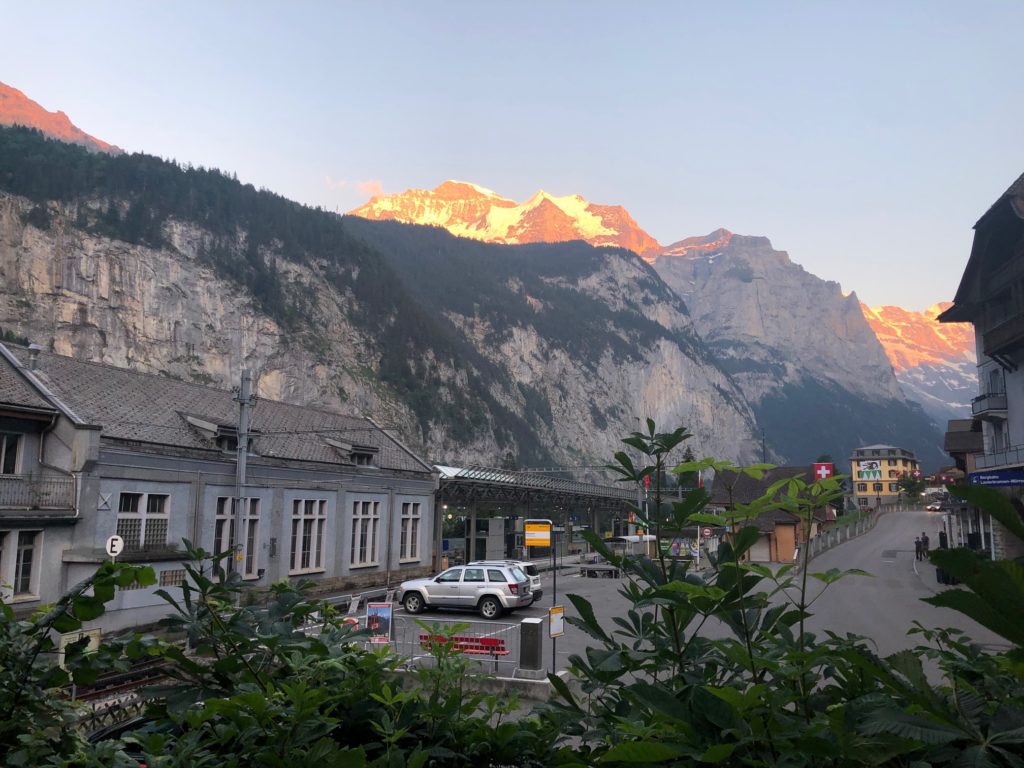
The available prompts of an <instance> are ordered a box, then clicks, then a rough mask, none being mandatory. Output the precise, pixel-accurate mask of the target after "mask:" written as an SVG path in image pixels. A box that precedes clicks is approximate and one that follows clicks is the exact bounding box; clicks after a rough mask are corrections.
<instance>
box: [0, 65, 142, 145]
mask: <svg viewBox="0 0 1024 768" xmlns="http://www.w3.org/2000/svg"><path fill="white" fill-rule="evenodd" d="M0 125H21V126H24V127H26V128H35V129H36V130H38V131H41V132H42V133H44V134H45V135H47V136H49V137H50V138H54V139H58V140H60V141H67V142H69V143H71V144H78V145H80V146H83V147H86V148H87V149H90V150H92V151H94V152H106V153H108V154H112V155H119V154H122V153H123V152H124V150H122V149H121V148H120V147H116V146H114V145H113V144H109V143H107V142H105V141H103V140H102V139H97V138H96V137H95V136H91V135H89V134H88V133H86V132H85V131H83V130H82V129H81V128H79V127H78V126H77V125H75V124H74V123H72V122H71V118H69V117H68V116H67V115H66V114H64V113H63V112H61V111H57V112H50V111H48V110H47V109H46V108H45V107H43V106H42V105H41V104H39V103H38V102H36V101H33V100H32V99H30V98H29V97H28V96H26V95H25V94H24V93H23V92H21V91H19V90H18V89H17V88H14V87H12V86H9V85H6V84H5V83H2V82H0Z"/></svg>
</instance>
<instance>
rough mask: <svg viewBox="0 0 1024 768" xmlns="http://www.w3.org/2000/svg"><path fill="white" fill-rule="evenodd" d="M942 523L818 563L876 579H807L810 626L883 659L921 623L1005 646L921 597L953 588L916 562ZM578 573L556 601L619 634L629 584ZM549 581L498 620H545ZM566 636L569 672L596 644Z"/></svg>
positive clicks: (928, 517)
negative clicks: (583, 610)
mask: <svg viewBox="0 0 1024 768" xmlns="http://www.w3.org/2000/svg"><path fill="white" fill-rule="evenodd" d="M939 522H940V518H939V516H938V515H937V514H935V513H929V512H925V511H923V510H915V511H909V512H891V513H888V514H886V515H883V516H882V517H881V518H880V519H879V521H878V523H877V524H876V526H875V527H874V529H873V530H871V531H869V532H868V533H866V534H864V535H863V536H861V537H859V538H855V539H852V540H850V541H848V542H845V543H843V544H841V545H839V546H838V547H835V548H833V549H831V550H829V551H827V552H824V553H822V554H821V555H819V556H818V557H816V558H815V559H814V560H812V561H811V566H810V571H811V572H812V573H813V572H822V571H827V570H829V569H831V568H838V569H840V570H845V569H847V568H859V569H862V570H865V571H867V572H868V573H870V574H871V575H870V576H852V575H851V576H848V577H846V578H844V579H841V580H840V581H838V582H836V583H834V584H832V585H830V586H828V587H827V588H826V587H823V585H822V584H821V583H820V582H819V581H817V580H816V579H808V582H809V586H808V595H809V597H810V598H811V599H814V603H813V605H812V607H811V611H812V613H813V614H814V615H813V616H812V618H811V619H810V620H809V621H808V628H809V629H810V630H811V631H815V632H822V631H823V630H825V629H830V630H832V631H835V632H838V633H841V634H843V633H847V632H851V633H854V634H858V635H862V636H864V637H867V638H870V639H871V640H872V641H873V643H874V644H875V647H876V650H877V652H878V653H879V654H881V655H888V654H890V653H894V652H895V651H898V650H901V649H904V648H912V647H914V646H915V645H919V644H921V643H923V639H922V638H921V637H920V636H914V635H908V634H907V632H908V630H910V629H911V627H912V624H913V622H914V621H915V620H916V621H919V622H921V624H923V625H924V626H925V627H929V628H937V627H957V628H959V629H962V630H964V631H965V632H966V633H967V634H968V636H970V637H971V638H972V639H973V640H974V641H975V642H977V643H980V644H982V645H984V646H990V647H1000V648H1001V647H1005V643H1004V641H1002V640H1001V639H1000V638H998V637H997V636H995V635H994V634H992V633H991V632H989V631H988V630H986V629H984V628H983V627H981V626H979V625H978V624H976V623H975V622H973V621H972V620H970V619H968V618H967V617H965V616H963V615H962V614H959V613H957V612H955V611H951V610H948V609H944V608H936V607H934V606H931V605H928V604H927V603H924V602H922V601H921V598H922V597H927V596H929V595H932V594H935V593H936V592H938V591H939V590H941V589H948V587H943V586H942V585H940V584H938V582H937V580H936V578H935V567H934V566H933V565H930V564H929V563H927V562H917V561H916V560H915V558H914V538H915V536H918V535H920V533H921V532H922V531H926V532H927V533H928V536H929V538H930V539H931V546H932V547H933V548H934V547H936V546H937V544H938V539H939V537H938V526H939ZM577 574H578V570H577V568H576V567H572V568H570V569H567V570H565V571H563V572H562V573H560V574H559V576H558V596H557V603H558V604H560V605H564V606H565V612H566V616H572V615H575V609H574V608H573V606H572V603H571V602H570V601H569V600H568V599H567V598H566V594H567V593H570V592H571V593H573V594H577V595H580V596H582V597H585V598H586V599H587V600H589V601H590V603H591V605H592V606H593V608H594V612H595V615H596V616H597V618H598V619H599V620H600V621H601V622H602V623H603V625H604V626H605V628H606V631H609V632H611V631H613V630H614V629H615V624H614V623H613V621H612V620H613V618H614V617H615V616H622V615H625V613H626V611H627V610H628V609H629V603H628V601H627V600H626V599H625V598H624V597H622V596H621V595H620V594H618V591H619V589H620V588H621V587H622V585H623V583H624V582H623V580H621V579H606V578H601V579H588V578H581V577H580V576H579V575H577ZM542 580H543V588H544V596H543V597H542V598H541V600H540V601H538V602H537V603H535V604H534V605H532V606H531V607H529V608H523V609H519V610H517V611H516V612H515V613H513V614H511V615H506V616H504V617H502V618H501V619H499V620H498V621H499V622H502V623H507V622H518V621H520V620H521V619H523V618H526V617H546V616H547V614H548V609H549V608H550V607H551V605H552V586H553V584H552V577H551V574H550V573H543V574H542ZM397 614H398V615H399V616H401V615H403V614H404V611H402V610H401V608H399V609H398V611H397ZM420 618H424V619H425V620H426V621H428V622H430V621H437V620H442V621H472V622H483V621H484V620H483V619H481V618H480V617H479V616H477V615H476V614H472V613H469V612H463V613H460V612H447V611H436V612H431V613H429V614H427V615H426V616H424V617H420ZM703 632H704V633H705V634H707V635H708V636H724V635H725V633H726V632H727V630H726V629H725V628H724V627H722V626H721V625H720V624H716V623H710V622H709V623H708V624H706V625H705V627H704V630H703ZM565 633H566V634H565V635H564V636H563V637H561V638H559V639H558V641H557V644H556V647H555V650H556V653H555V664H556V668H557V669H559V670H561V669H566V668H567V667H568V658H569V656H570V655H571V654H581V655H582V654H584V653H585V650H586V647H587V646H588V645H593V644H594V643H595V641H593V640H592V639H591V638H590V637H589V636H588V635H586V634H584V633H583V632H581V631H579V630H577V629H576V628H575V627H572V626H570V625H568V624H566V626H565ZM551 654H552V648H551V641H550V640H546V641H545V651H544V655H545V660H547V663H548V665H550V664H551V661H550V660H551V658H552V656H551ZM511 661H512V660H511V659H509V662H511Z"/></svg>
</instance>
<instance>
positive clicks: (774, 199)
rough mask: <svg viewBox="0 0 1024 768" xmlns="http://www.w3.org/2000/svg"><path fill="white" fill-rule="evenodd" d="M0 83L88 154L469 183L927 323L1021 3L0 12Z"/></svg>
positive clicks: (942, 297)
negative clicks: (775, 258)
mask: <svg viewBox="0 0 1024 768" xmlns="http://www.w3.org/2000/svg"><path fill="white" fill-rule="evenodd" d="M0 13H2V16H0V18H2V19H3V26H4V31H5V34H4V35H3V44H2V45H0V81H2V82H4V83H7V84H8V85H11V86H13V87H15V88H18V89H20V90H22V91H24V92H25V93H26V95H28V96H29V97H30V98H32V99H34V100H35V101H37V102H39V103H40V104H42V105H43V106H44V107H45V108H46V109H49V110H63V111H64V112H66V113H67V114H68V115H69V117H70V118H71V120H72V122H74V123H75V124H76V125H78V126H79V127H80V128H82V129H83V130H85V131H87V132H88V133H91V134H92V135H94V136H96V137H98V138H100V139H103V140H104V141H109V142H111V143H114V144H117V145H118V146H120V147H122V148H124V149H126V150H128V151H138V152H147V153H150V154H154V155H158V156H161V157H166V158H172V159H175V160H177V161H179V162H189V163H192V164H193V165H203V166H213V167H217V168H220V169H222V170H224V171H227V172H233V173H236V174H237V175H238V177H239V179H241V180H242V181H245V182H251V183H253V184H255V185H256V186H258V187H265V188H267V189H271V190H273V191H275V192H278V193H280V194H282V195H285V196H286V197H289V198H292V199H294V200H298V201H300V202H302V203H307V204H310V205H319V206H322V207H324V208H327V209H329V210H338V211H339V212H345V211H347V210H350V209H352V208H355V207H357V206H358V205H360V204H362V203H364V202H366V200H367V199H368V198H369V196H370V195H371V194H374V193H378V192H381V191H382V192H386V193H392V192H400V191H402V190H405V189H408V188H410V187H420V188H432V187H434V186H436V185H437V184H439V183H440V182H441V181H443V180H445V179H460V180H464V181H472V182H475V183H477V184H480V185H482V186H484V187H488V188H490V189H493V190H495V191H497V192H498V193H499V194H501V195H503V196H505V197H509V198H513V199H515V200H520V201H522V200H525V199H526V198H528V197H529V196H530V195H532V194H533V193H534V192H535V191H536V190H537V189H544V190H546V191H548V192H550V193H552V194H554V195H568V194H580V195H582V196H583V197H585V198H587V199H588V200H591V201H593V202H596V203H602V204H619V205H623V206H624V207H625V208H626V209H627V210H628V211H629V212H630V213H631V214H632V215H633V217H634V219H636V221H637V222H638V223H639V225H640V226H641V227H643V228H644V229H645V230H647V231H648V232H649V233H650V234H651V235H653V236H654V237H655V238H657V239H658V240H659V241H660V242H662V243H665V244H668V243H671V242H674V241H676V240H680V239H682V238H684V237H690V236H693V235H702V234H706V233H708V232H711V231H712V230H714V229H716V228H718V227H725V228H727V229H730V230H732V231H733V232H736V233H739V234H748V235H763V236H767V237H768V238H770V239H771V241H772V244H773V245H774V246H775V247H776V248H778V249H780V250H785V251H788V252H789V255H790V257H791V258H792V259H793V261H795V262H796V263H798V264H800V265H802V266H803V267H804V268H805V269H806V270H808V271H809V272H812V273H813V274H815V275H818V276H819V277H822V278H824V279H827V280H834V281H836V282H838V283H840V284H841V286H842V288H843V290H845V291H856V292H857V295H858V297H859V298H860V299H861V300H862V301H864V302H866V303H868V304H870V305H880V304H894V305H899V306H903V307H906V308H908V309H913V310H923V309H925V308H926V307H927V306H929V305H930V304H933V303H935V302H938V301H948V300H951V299H952V298H953V296H954V294H955V292H956V288H957V285H958V284H959V280H960V276H961V274H962V272H963V267H964V265H965V264H966V261H967V257H968V255H969V252H970V246H971V240H972V235H973V232H972V229H971V228H972V226H973V224H974V222H975V221H976V220H977V219H978V217H979V216H980V215H981V214H982V213H984V211H985V210H986V209H987V208H988V206H989V205H990V204H991V203H992V202H994V201H995V199H996V198H997V197H998V196H999V195H1000V194H1001V193H1002V192H1003V191H1004V190H1005V189H1006V188H1007V187H1008V186H1009V185H1010V184H1011V183H1012V182H1013V181H1014V179H1016V178H1017V176H1019V175H1020V174H1021V173H1022V172H1024V130H1022V126H1024V98H1022V96H1024V94H1022V88H1024V80H1022V78H1021V71H1020V58H1019V56H1020V54H1019V51H1020V40H1021V39H1022V37H1024V3H1022V2H1019V0H1005V1H1004V0H972V2H969V3H967V2H938V1H935V0H929V1H927V2H913V1H911V0H900V1H899V2H892V1H891V0H888V1H887V2H875V1H874V0H860V1H858V2H853V1H852V0H851V2H786V1H778V2H776V1H772V2H767V0H765V2H730V3H717V2H710V1H709V2H645V3H637V2H626V1H625V0H623V1H622V2H602V1H601V0H597V1H590V2H554V1H550V2H533V3H531V2H519V3H487V2H476V1H474V2H435V3H391V2H373V3H341V2H314V1H313V0H306V1H305V2H301V3H285V2H277V3H269V2H252V1H247V2H209V1H208V0H204V2H189V1H182V0H176V1H175V2H174V3H170V2H165V3H163V4H157V3H138V2H103V1H102V0H98V1H94V2H89V3H71V2H50V1H49V0H33V2H31V3H27V2H23V1H22V0H0Z"/></svg>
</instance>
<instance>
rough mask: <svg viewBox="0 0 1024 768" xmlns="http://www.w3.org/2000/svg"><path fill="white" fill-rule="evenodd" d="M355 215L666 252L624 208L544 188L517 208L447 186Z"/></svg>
mask: <svg viewBox="0 0 1024 768" xmlns="http://www.w3.org/2000/svg"><path fill="white" fill-rule="evenodd" d="M350 213H351V215H353V216H360V217H363V218H367V219H389V220H393V221H402V222H406V223H410V224H433V225H436V226H441V227H444V228H445V229H447V230H448V231H449V232H451V233H452V234H453V235H457V236H459V237H470V238H473V239H475V240H484V241H486V242H490V243H507V244H517V243H539V242H544V243H549V242H561V241H564V240H584V241H586V242H588V243H590V244H591V245H595V246H606V247H622V248H628V249H629V250H631V251H634V252H636V253H638V254H640V255H641V256H645V257H648V258H653V257H654V255H656V254H657V252H658V251H659V250H660V246H659V245H658V242H657V241H656V240H655V239H654V238H653V237H651V236H650V235H648V234H647V233H646V232H644V231H643V230H642V229H641V228H640V226H639V225H638V224H637V223H636V221H634V220H633V218H632V217H631V216H630V215H629V213H627V212H626V210H625V209H624V208H623V207H622V206H618V205H596V204H594V203H591V202H588V201H587V200H586V199H584V198H583V197H581V196H580V195H565V196H564V197H556V196H555V195H552V194H550V193H549V192H546V191H544V190H542V189H541V190H538V191H537V192H536V193H534V194H533V195H532V196H531V197H530V198H529V199H528V200H526V201H525V202H523V203H517V202H515V201H514V200H509V199H508V198H504V197H502V196H501V195H499V194H498V193H496V192H494V191H493V190H490V189H487V188H486V187H481V186H478V185H476V184H472V183H469V182H462V181H445V182H442V183H441V184H439V185H438V186H437V187H435V188H434V189H431V190H426V189H408V190H406V191H405V192H401V193H399V194H394V195H386V196H383V197H376V198H374V199H372V200H370V201H369V202H368V203H366V204H365V205H362V206H360V207H359V208H356V209H355V210H353V211H351V212H350Z"/></svg>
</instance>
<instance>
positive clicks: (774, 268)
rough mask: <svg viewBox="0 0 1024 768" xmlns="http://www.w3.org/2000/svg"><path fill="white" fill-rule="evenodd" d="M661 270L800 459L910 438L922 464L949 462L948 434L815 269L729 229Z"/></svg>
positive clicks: (680, 251) (673, 251)
mask: <svg viewBox="0 0 1024 768" xmlns="http://www.w3.org/2000/svg"><path fill="white" fill-rule="evenodd" d="M654 268H655V269H656V270H657V272H658V274H659V275H661V277H662V279H664V280H665V282H666V283H667V284H668V285H669V286H671V287H672V288H673V290H675V291H676V292H677V293H678V294H679V295H680V296H681V297H682V298H683V300H684V301H685V302H686V305H687V306H688V307H689V309H690V314H691V316H692V317H693V322H694V326H695V327H696V328H697V331H698V333H699V334H700V335H701V336H702V337H703V338H704V340H705V342H706V343H707V344H708V346H709V347H710V348H711V349H712V351H713V352H714V354H715V355H716V356H717V357H718V358H719V359H720V360H722V361H723V365H724V366H725V367H726V369H727V370H728V371H729V372H730V373H731V374H732V376H733V378H734V380H735V381H736V382H737V384H738V385H739V386H740V388H741V389H742V390H743V392H744V394H745V395H746V397H747V399H748V400H749V401H750V402H751V404H752V406H753V408H754V410H755V412H756V413H757V416H758V421H759V423H760V424H761V426H763V427H764V428H765V433H766V439H767V440H768V442H769V443H770V444H772V445H774V446H775V447H776V450H777V451H778V452H779V453H780V454H782V455H783V456H784V457H785V458H786V459H787V460H788V461H792V462H806V461H812V460H813V459H814V458H816V456H817V455H818V454H820V453H831V454H832V455H833V457H834V458H836V459H837V460H838V459H842V458H846V456H848V455H849V453H848V452H849V451H850V450H851V449H852V448H854V447H856V445H858V444H859V445H864V444H868V443H872V442H891V443H895V444H900V445H904V444H906V443H908V442H909V441H913V442H914V443H915V444H914V445H906V447H908V448H915V449H916V450H917V451H918V455H919V457H921V458H925V460H932V459H935V460H937V443H938V434H937V432H936V431H935V429H934V428H933V427H931V426H930V425H929V423H928V420H927V419H926V418H924V414H923V413H921V412H920V409H917V408H915V407H914V406H913V405H911V404H909V403H907V401H906V400H905V398H904V395H903V392H902V390H901V389H900V386H899V383H898V382H897V380H896V377H895V375H894V373H893V370H892V366H891V365H890V362H889V360H888V358H887V357H886V355H885V351H884V350H883V348H882V346H881V344H880V343H879V342H878V339H877V338H876V337H875V335H874V333H873V331H872V330H871V328H870V327H869V325H868V324H867V322H866V321H865V319H864V315H863V314H862V313H861V309H860V305H859V303H858V302H857V298H856V296H855V295H849V296H844V295H843V293H842V291H841V290H840V287H839V285H838V284H837V283H832V282H827V281H824V280H821V279H820V278H817V277H815V276H814V275H812V274H810V273H808V272H806V271H805V270H804V269H803V268H802V267H800V266H799V265H797V264H794V263H793V262H792V261H791V260H790V259H789V256H788V255H787V254H786V253H785V252H783V251H776V250H774V249H773V248H772V247H771V243H770V242H769V241H768V239H767V238H763V237H744V236H740V235H734V234H732V233H730V232H728V231H726V230H718V231H717V232H713V233H711V234H710V235H708V236H706V237H703V238H689V239H688V240H684V241H681V242H679V243H675V244H673V245H671V246H668V247H667V248H666V249H665V250H664V252H663V254H662V255H660V256H659V257H658V258H657V259H656V260H655V262H654ZM883 413H885V414H887V415H886V416H885V417H884V418H883V417H881V414H883ZM894 414H897V415H894ZM898 414H902V415H898ZM894 419H895V420H896V421H899V422H901V424H900V426H899V427H898V428H897V427H895V425H894V424H893V423H891V422H892V421H893V420H894ZM887 422H890V423H887ZM922 430H923V433H922ZM883 438H884V439H883ZM922 452H925V453H926V455H925V456H922Z"/></svg>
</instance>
